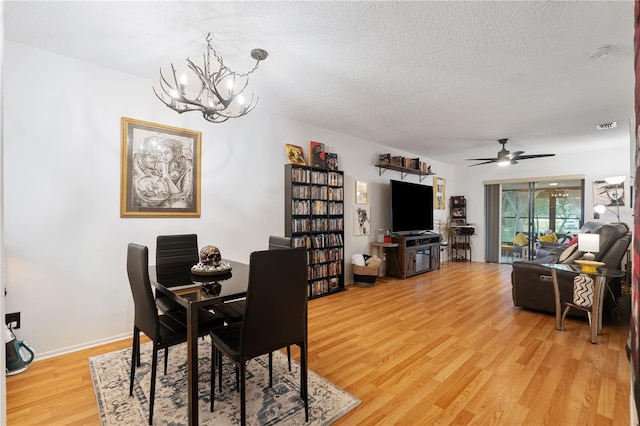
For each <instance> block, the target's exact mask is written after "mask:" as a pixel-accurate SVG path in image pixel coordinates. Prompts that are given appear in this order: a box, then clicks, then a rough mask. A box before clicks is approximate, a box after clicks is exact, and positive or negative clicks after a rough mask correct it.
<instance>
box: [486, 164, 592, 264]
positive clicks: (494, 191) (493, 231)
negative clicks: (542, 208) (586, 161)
mask: <svg viewBox="0 0 640 426" xmlns="http://www.w3.org/2000/svg"><path fill="white" fill-rule="evenodd" d="M562 180H581V181H582V192H581V206H582V207H581V210H582V212H581V218H580V226H582V224H583V223H584V215H585V206H584V202H585V193H584V191H585V177H584V175H567V176H545V177H533V178H518V179H502V180H490V181H484V182H483V184H484V186H485V229H486V230H487V231H486V233H485V258H486V262H490V263H500V260H501V258H500V256H501V242H502V241H503V236H502V186H503V185H505V184H514V183H527V184H529V202H528V207H527V212H528V218H527V233H528V235H532V234H533V232H535V229H533V228H534V227H535V223H534V217H535V190H536V184H540V183H543V182H553V181H562ZM534 243H535V242H534V241H530V242H529V244H530V247H529V258H530V259H532V258H533V256H534V255H535V247H533V244H534Z"/></svg>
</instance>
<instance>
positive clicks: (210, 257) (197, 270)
mask: <svg viewBox="0 0 640 426" xmlns="http://www.w3.org/2000/svg"><path fill="white" fill-rule="evenodd" d="M230 271H231V265H230V264H229V263H227V262H223V261H222V255H221V254H220V249H218V247H216V246H204V247H202V248H201V249H200V262H199V263H197V264H196V265H193V266H192V267H191V273H193V274H195V275H222V274H226V273H228V272H230Z"/></svg>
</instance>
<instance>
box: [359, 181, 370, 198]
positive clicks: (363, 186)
mask: <svg viewBox="0 0 640 426" xmlns="http://www.w3.org/2000/svg"><path fill="white" fill-rule="evenodd" d="M356 204H369V183H368V182H364V181H361V180H357V181H356Z"/></svg>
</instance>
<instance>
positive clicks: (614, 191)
mask: <svg viewBox="0 0 640 426" xmlns="http://www.w3.org/2000/svg"><path fill="white" fill-rule="evenodd" d="M625 180H626V176H612V177H608V178H604V181H601V180H595V181H593V199H594V204H595V205H594V207H593V209H594V210H595V212H596V213H595V214H594V219H599V218H600V215H601V214H603V213H604V212H605V211H607V210H609V211H611V212H612V213H613V214H615V215H616V218H617V219H618V222H620V206H622V207H624V181H625ZM613 206H615V208H616V209H615V210H612V209H610V207H613ZM596 215H597V217H595V216H596Z"/></svg>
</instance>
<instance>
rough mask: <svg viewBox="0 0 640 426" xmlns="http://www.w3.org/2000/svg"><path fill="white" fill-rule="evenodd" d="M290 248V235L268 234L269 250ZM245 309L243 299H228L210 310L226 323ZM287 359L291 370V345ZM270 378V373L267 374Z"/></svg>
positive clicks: (233, 321) (237, 319) (240, 315)
mask: <svg viewBox="0 0 640 426" xmlns="http://www.w3.org/2000/svg"><path fill="white" fill-rule="evenodd" d="M289 248H291V237H280V236H276V235H270V236H269V250H282V249H289ZM244 309H245V299H244V298H242V299H238V300H230V301H228V302H225V303H219V304H217V305H214V306H213V308H212V310H213V311H214V312H216V313H217V314H219V315H220V316H222V317H223V318H224V320H225V322H227V324H233V323H236V322H240V321H242V318H243V316H244ZM287 360H288V363H289V371H291V347H290V346H287ZM269 380H271V375H269Z"/></svg>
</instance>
